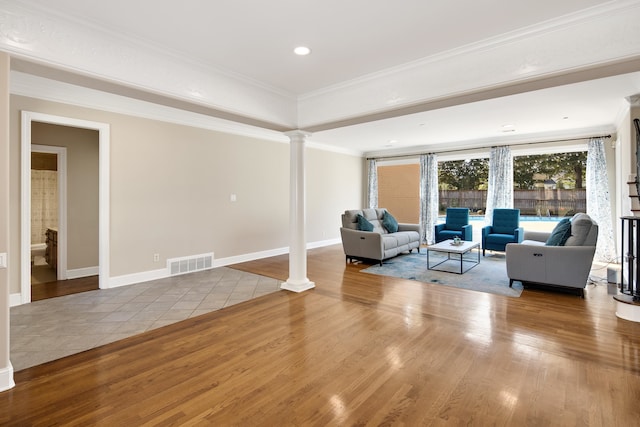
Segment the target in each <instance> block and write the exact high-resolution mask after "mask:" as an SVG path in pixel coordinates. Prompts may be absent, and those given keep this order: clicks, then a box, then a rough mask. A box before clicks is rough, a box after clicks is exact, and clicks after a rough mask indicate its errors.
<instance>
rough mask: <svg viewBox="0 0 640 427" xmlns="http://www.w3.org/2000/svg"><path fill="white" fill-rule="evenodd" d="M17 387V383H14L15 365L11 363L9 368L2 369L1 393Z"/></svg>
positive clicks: (0, 378)
mask: <svg viewBox="0 0 640 427" xmlns="http://www.w3.org/2000/svg"><path fill="white" fill-rule="evenodd" d="M15 385H16V383H15V382H14V381H13V365H11V362H9V366H7V367H6V368H3V369H0V392H2V391H6V390H9V389H10V388H13V387H15Z"/></svg>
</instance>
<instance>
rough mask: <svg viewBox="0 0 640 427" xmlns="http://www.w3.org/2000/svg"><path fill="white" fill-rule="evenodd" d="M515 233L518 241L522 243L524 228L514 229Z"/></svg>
mask: <svg viewBox="0 0 640 427" xmlns="http://www.w3.org/2000/svg"><path fill="white" fill-rule="evenodd" d="M513 235H514V236H515V237H516V242H518V243H520V242H522V241H523V240H524V228H522V227H518V228H516V229H515V230H514V233H513Z"/></svg>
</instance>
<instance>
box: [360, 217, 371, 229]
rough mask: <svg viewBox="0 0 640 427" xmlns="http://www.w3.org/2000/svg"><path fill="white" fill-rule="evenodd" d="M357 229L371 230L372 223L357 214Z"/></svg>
mask: <svg viewBox="0 0 640 427" xmlns="http://www.w3.org/2000/svg"><path fill="white" fill-rule="evenodd" d="M358 230H360V231H373V224H371V223H370V222H369V220H368V219H366V218H365V217H363V216H362V215H360V214H358Z"/></svg>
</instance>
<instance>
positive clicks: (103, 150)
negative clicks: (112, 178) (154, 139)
mask: <svg viewBox="0 0 640 427" xmlns="http://www.w3.org/2000/svg"><path fill="white" fill-rule="evenodd" d="M32 122H42V123H50V124H55V125H61V126H70V127H77V128H81V129H92V130H97V131H98V144H99V148H98V156H99V171H98V175H99V184H98V187H99V188H98V200H99V201H98V203H99V208H98V221H99V225H98V228H99V230H98V264H99V267H98V275H99V279H98V280H99V287H100V289H107V288H108V287H109V229H110V218H109V212H110V204H109V171H110V164H109V160H110V139H111V136H110V126H109V124H108V123H100V122H93V121H88V120H81V119H75V118H71V117H63V116H55V115H51V114H44V113H36V112H32V111H21V135H20V147H21V151H20V153H21V154H20V156H21V174H20V175H21V184H20V199H21V200H20V206H21V212H22V213H21V215H20V293H21V295H20V299H21V302H22V304H27V303H30V302H31V262H30V260H31V123H32ZM65 255H66V254H65Z"/></svg>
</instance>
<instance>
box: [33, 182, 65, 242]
mask: <svg viewBox="0 0 640 427" xmlns="http://www.w3.org/2000/svg"><path fill="white" fill-rule="evenodd" d="M50 227H53V228H56V227H58V172H56V171H47V170H32V171H31V244H35V243H44V242H45V232H46V231H47V228H50Z"/></svg>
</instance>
